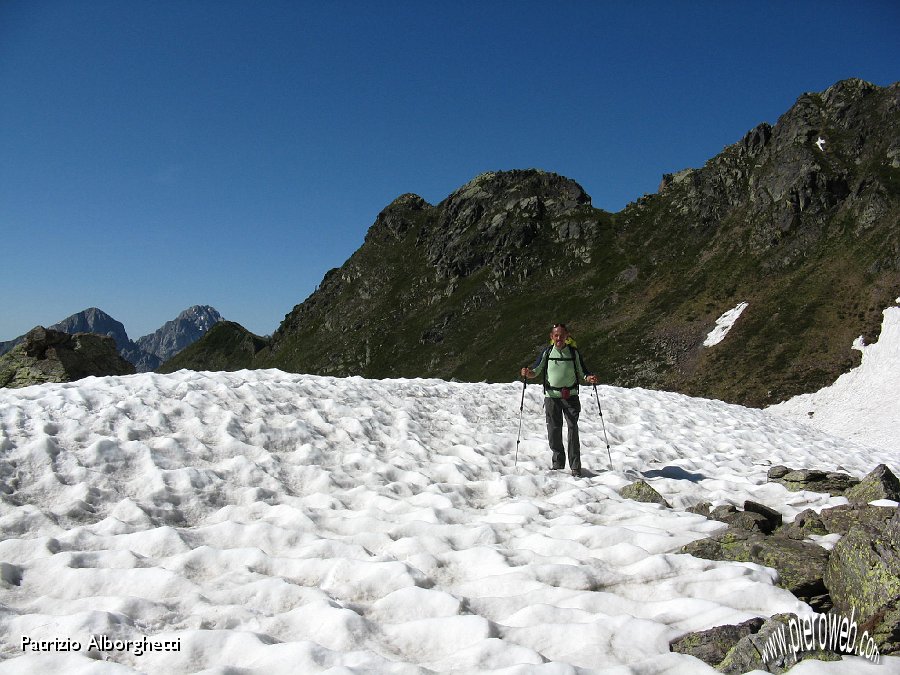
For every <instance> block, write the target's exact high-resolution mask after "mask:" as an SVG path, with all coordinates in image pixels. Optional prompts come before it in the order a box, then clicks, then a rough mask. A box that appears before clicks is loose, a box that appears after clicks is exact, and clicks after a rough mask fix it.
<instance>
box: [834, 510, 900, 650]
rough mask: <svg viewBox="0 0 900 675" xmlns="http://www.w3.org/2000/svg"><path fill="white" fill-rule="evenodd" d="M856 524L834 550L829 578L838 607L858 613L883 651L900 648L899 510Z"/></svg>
mask: <svg viewBox="0 0 900 675" xmlns="http://www.w3.org/2000/svg"><path fill="white" fill-rule="evenodd" d="M894 510H895V513H894V516H893V518H891V520H890V521H888V522H886V523H882V524H881V525H878V524H874V525H873V524H858V525H855V526H854V527H852V528H851V529H850V531H849V532H848V533H847V535H846V536H845V537H844V538H843V539H841V540H840V541H839V542H838V543H837V545H836V546H835V547H834V549H833V550H832V552H831V556H830V559H829V561H828V565H827V567H826V570H825V583H826V585H827V586H828V590H829V592H830V593H831V596H832V600H833V602H834V606H835V609H836V610H838V611H841V612H844V613H846V614H849V613H851V612H854V613H855V616H856V619H857V621H858V622H859V624H860V625H861V626H866V630H868V632H869V634H870V635H871V636H872V638H873V639H874V640H875V643H876V645H878V647H879V649H880V650H881V652H882V653H883V654H894V653H900V511H897V509H894Z"/></svg>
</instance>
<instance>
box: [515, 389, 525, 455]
mask: <svg viewBox="0 0 900 675" xmlns="http://www.w3.org/2000/svg"><path fill="white" fill-rule="evenodd" d="M526 385H527V382H526V381H525V378H524V377H523V378H522V402H521V403H519V435H518V436H516V461H515V464H513V466H518V465H519V439H521V438H522V411H523V410H525V387H526Z"/></svg>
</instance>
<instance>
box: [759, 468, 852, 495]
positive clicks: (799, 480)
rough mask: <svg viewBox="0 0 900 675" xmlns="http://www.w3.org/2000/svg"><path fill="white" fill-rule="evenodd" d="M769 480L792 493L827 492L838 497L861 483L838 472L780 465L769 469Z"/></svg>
mask: <svg viewBox="0 0 900 675" xmlns="http://www.w3.org/2000/svg"><path fill="white" fill-rule="evenodd" d="M768 478H769V482H770V483H781V484H782V485H784V486H785V487H786V488H787V489H788V490H790V491H791V492H799V491H800V490H809V491H810V492H827V493H828V494H830V495H833V496H836V497H838V496H841V495H843V494H844V492H846V491H847V490H848V489H850V488H851V487H853V486H854V485H856V484H857V483H859V479H857V478H854V477H853V476H850V475H849V474H846V473H840V472H838V471H820V470H817V469H790V468H788V467H786V466H780V465H779V466H773V467H772V468H771V469H769V472H768Z"/></svg>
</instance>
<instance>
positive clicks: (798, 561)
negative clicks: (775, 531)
mask: <svg viewBox="0 0 900 675" xmlns="http://www.w3.org/2000/svg"><path fill="white" fill-rule="evenodd" d="M681 551H682V553H689V554H690V555H693V556H696V557H698V558H706V559H707V560H733V561H735V562H752V563H756V564H758V565H765V566H766V567H772V568H774V569H775V570H777V572H778V577H779V578H778V585H779V586H781V587H782V588H785V589H787V590H789V591H790V592H791V593H793V594H794V595H796V596H797V597H798V598H800V599H801V600H804V601H806V602H809V603H810V604H811V605H813V606H814V607H816V608H820V607H823V606H824V603H825V598H826V596H827V589H826V587H825V583H824V582H823V576H824V574H825V565H826V564H827V562H828V551H826V550H825V549H823V548H822V547H821V546H817V545H816V544H811V543H808V542H803V541H797V540H794V539H788V538H787V537H774V536H766V535H764V534H762V533H759V532H750V531H748V530H741V529H737V528H734V527H731V528H729V529H728V530H726V531H725V532H722V533H719V534H717V535H714V536H712V537H710V538H708V539H699V540H697V541H693V542H691V543H690V544H687V545H686V546H684V547H683V548H682V549H681Z"/></svg>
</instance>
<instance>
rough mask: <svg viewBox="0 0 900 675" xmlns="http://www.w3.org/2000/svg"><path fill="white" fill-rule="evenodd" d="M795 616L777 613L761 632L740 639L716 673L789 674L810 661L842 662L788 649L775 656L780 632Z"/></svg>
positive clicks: (828, 655)
mask: <svg viewBox="0 0 900 675" xmlns="http://www.w3.org/2000/svg"><path fill="white" fill-rule="evenodd" d="M794 617H795V615H794V614H776V615H775V616H773V617H771V618H770V619H768V620H767V621H766V622H765V623H764V624H763V625H762V627H761V628H760V629H759V630H757V631H755V632H753V633H751V634H749V635H745V636H744V637H742V638H741V639H740V640H738V643H737V644H736V645H735V646H734V647H733V648H732V649H731V650H730V651H729V652H728V654H727V655H726V656H725V658H724V659H722V661H721V662H720V663H719V664H718V665H717V666H716V670H718V671H719V672H722V673H728V674H729V675H732V674H733V675H740V674H741V673H748V672H750V671H757V670H761V671H763V672H766V673H785V672H787V671H788V670H789V669H790V668H791V667H793V666H795V665H796V664H797V663H798V662H799V661H805V660H807V659H816V660H818V661H840V660H841V657H840V656H838V655H837V654H833V653H831V652H823V651H818V650H816V651H809V652H799V653H798V654H794V653H793V651H792V650H789V649H788V650H785V651H784V653H782V652H779V651H777V650H776V653H772V647H773V645H774V644H775V643H776V642H777V640H776V639H775V635H776V634H777V633H778V632H779V631H782V630H785V631H786V630H787V629H788V622H789V621H790V620H791V619H793V618H794Z"/></svg>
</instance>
